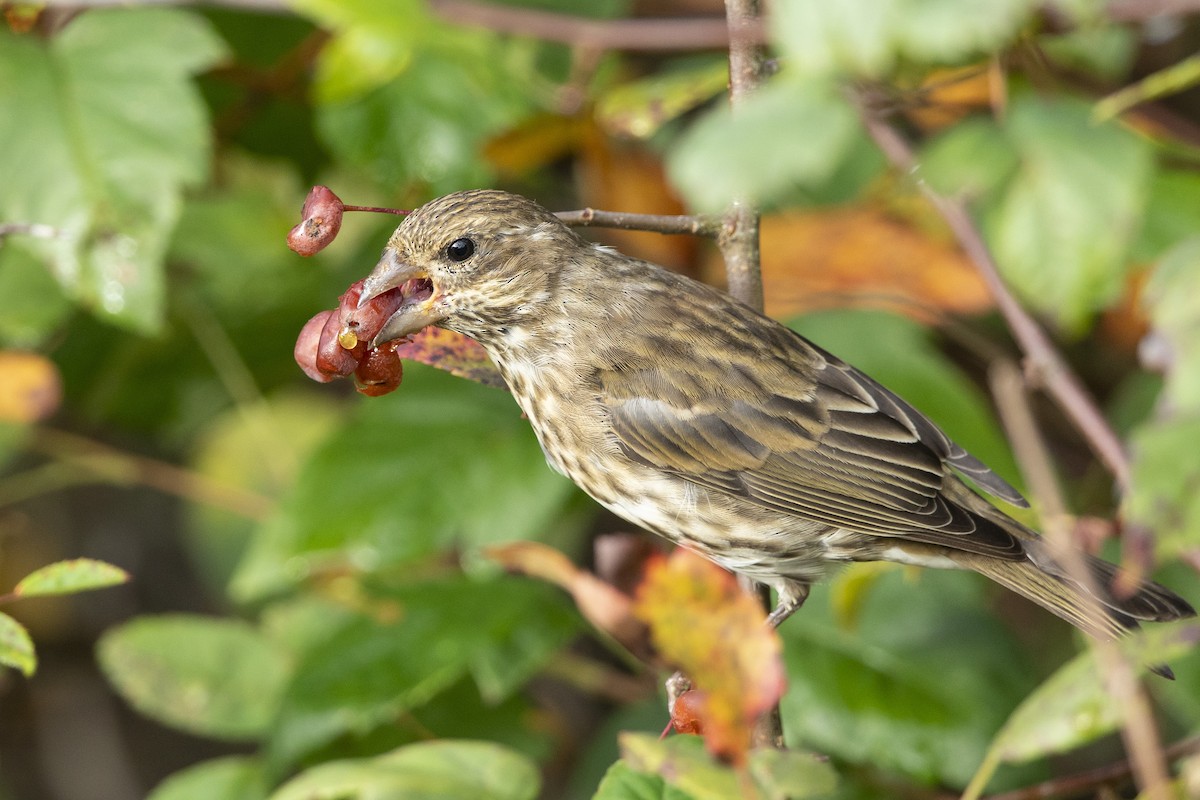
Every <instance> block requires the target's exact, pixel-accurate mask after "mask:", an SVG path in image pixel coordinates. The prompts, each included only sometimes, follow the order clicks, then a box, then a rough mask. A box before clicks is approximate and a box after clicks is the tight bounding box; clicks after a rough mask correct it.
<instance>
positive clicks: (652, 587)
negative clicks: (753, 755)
mask: <svg viewBox="0 0 1200 800" xmlns="http://www.w3.org/2000/svg"><path fill="white" fill-rule="evenodd" d="M635 613H636V614H637V615H638V617H639V618H641V619H642V620H644V621H645V622H646V623H647V624H648V625H649V626H650V635H651V639H652V641H653V642H654V645H655V646H656V647H657V648H658V650H659V653H660V654H661V655H662V657H663V658H665V659H666V660H667V661H669V662H670V663H672V664H675V665H676V666H678V667H679V668H680V669H681V670H682V671H683V672H684V674H685V675H686V676H687V677H688V678H689V679H690V680H691V682H692V686H693V687H694V688H695V690H696V691H697V692H699V693H700V697H699V698H697V700H698V702H697V703H696V704H695V706H694V708H695V713H696V715H697V716H698V717H699V718H700V722H701V725H700V727H701V728H702V730H703V733H704V739H705V744H706V745H707V746H708V749H709V751H710V752H712V753H713V754H714V755H717V756H719V757H721V758H724V759H727V760H728V761H730V762H732V763H734V764H737V765H741V764H743V763H745V759H746V755H747V753H748V752H749V748H750V735H751V731H752V729H753V727H754V724H755V721H756V720H757V719H758V717H759V716H760V715H762V714H763V713H764V712H766V711H767V710H768V709H770V708H771V707H772V706H773V705H774V704H775V702H776V701H778V699H779V697H780V696H781V695H782V694H783V689H784V671H783V661H782V656H781V653H782V647H781V645H780V641H779V636H778V635H777V634H776V633H775V630H774V629H773V628H771V627H769V626H767V625H766V624H765V623H764V613H763V610H762V608H761V606H760V605H759V603H758V600H757V599H756V598H754V597H752V596H751V595H749V594H746V593H745V592H743V591H742V590H741V588H740V587H739V586H738V585H737V581H736V580H735V579H734V577H733V576H732V575H731V574H729V573H728V572H726V571H725V570H723V569H721V568H720V567H718V566H716V565H715V564H713V563H712V562H710V561H708V560H706V559H704V558H702V557H700V556H699V555H696V554H695V553H692V552H691V551H689V550H685V549H682V548H680V549H677V550H675V551H674V552H673V553H672V554H671V555H670V556H669V557H667V558H660V559H657V560H654V561H651V563H650V565H649V566H648V567H647V569H646V579H645V581H644V582H643V583H642V585H641V587H640V588H639V589H638V593H637V605H636V607H635Z"/></svg>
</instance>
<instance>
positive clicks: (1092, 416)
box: [862, 106, 1130, 492]
mask: <svg viewBox="0 0 1200 800" xmlns="http://www.w3.org/2000/svg"><path fill="white" fill-rule="evenodd" d="M862 117H863V123H864V125H865V126H866V128H867V132H868V133H869V134H870V135H871V138H873V139H874V140H875V143H876V144H878V145H879V149H880V150H882V151H883V153H884V155H885V156H887V158H888V160H889V161H890V162H891V163H892V164H893V165H894V166H895V167H896V168H898V169H900V170H902V171H904V172H906V173H908V172H913V171H914V170H915V168H916V160H915V158H914V156H913V152H912V148H911V147H909V145H908V142H906V141H905V140H904V139H903V138H902V137H901V136H900V134H899V133H898V132H897V131H896V130H895V129H894V128H892V127H891V126H890V125H888V124H887V123H886V122H884V121H883V120H881V119H879V118H878V117H877V116H876V115H875V114H873V113H872V112H871V110H870V109H869V108H866V107H865V106H864V108H863V114H862ZM917 183H918V185H919V186H920V188H921V191H922V193H923V194H924V195H925V197H926V198H927V199H928V200H929V201H930V202H931V203H932V204H933V205H934V207H935V208H937V210H938V212H939V213H940V214H941V215H942V217H943V218H944V219H945V220H946V223H947V224H948V225H949V226H950V229H951V231H952V232H953V233H954V236H955V238H956V239H957V240H958V243H959V245H960V246H961V247H962V248H963V250H964V251H965V252H966V254H967V256H968V257H969V258H970V259H971V260H972V261H973V262H974V264H975V268H976V269H977V270H978V271H979V274H980V276H981V277H982V278H983V279H984V282H985V283H986V284H987V285H988V288H989V290H990V291H991V292H992V296H993V297H994V298H995V300H996V306H997V307H998V308H999V309H1000V313H1001V314H1003V315H1004V319H1005V321H1006V322H1007V323H1008V326H1009V329H1010V330H1011V331H1012V333H1013V337H1014V338H1015V339H1016V340H1017V343H1018V344H1019V345H1020V347H1021V350H1022V352H1023V353H1024V354H1025V359H1026V362H1025V366H1026V368H1027V369H1028V371H1029V373H1030V374H1031V376H1032V377H1033V378H1034V379H1035V380H1036V381H1037V382H1038V383H1039V384H1040V385H1041V386H1042V387H1043V388H1044V389H1045V390H1046V392H1047V393H1048V394H1049V395H1050V396H1051V397H1052V398H1054V400H1055V402H1056V403H1058V405H1059V406H1060V407H1061V408H1062V409H1063V411H1064V412H1066V414H1067V415H1068V416H1069V417H1070V418H1071V420H1072V421H1073V422H1074V424H1075V426H1076V427H1077V428H1078V429H1079V431H1080V433H1082V434H1083V436H1084V438H1085V439H1086V440H1087V442H1088V444H1089V445H1090V446H1091V448H1092V450H1093V451H1094V452H1095V453H1096V455H1097V457H1099V459H1100V460H1101V461H1102V462H1103V463H1104V465H1105V467H1107V468H1108V470H1109V472H1110V473H1112V476H1113V478H1114V480H1115V481H1116V484H1117V487H1118V489H1119V490H1120V491H1122V492H1124V491H1125V490H1126V489H1128V487H1129V469H1130V468H1129V456H1128V454H1127V453H1126V452H1125V448H1124V446H1123V445H1122V444H1121V440H1120V439H1119V438H1118V437H1117V434H1116V432H1115V431H1113V429H1112V427H1111V426H1110V425H1109V424H1108V421H1107V420H1106V419H1105V418H1104V415H1103V414H1102V413H1100V409H1099V408H1098V407H1097V406H1096V402H1095V400H1093V399H1092V397H1091V396H1090V395H1089V394H1088V392H1087V390H1086V389H1085V388H1084V386H1083V383H1082V382H1081V381H1080V380H1079V378H1078V377H1076V375H1075V373H1074V372H1072V371H1071V368H1070V366H1068V365H1067V362H1066V360H1065V359H1063V357H1062V356H1061V355H1060V354H1059V352H1058V350H1057V349H1056V348H1055V347H1054V344H1053V343H1052V342H1051V341H1050V337H1049V336H1047V335H1046V333H1045V331H1043V330H1042V329H1041V327H1040V326H1039V325H1038V323H1037V322H1036V321H1035V320H1034V319H1033V317H1032V316H1030V314H1029V313H1028V312H1027V311H1025V309H1024V308H1023V307H1022V306H1021V304H1020V303H1019V302H1018V301H1017V299H1016V298H1015V297H1014V296H1013V294H1012V292H1011V291H1009V289H1008V286H1007V285H1006V284H1005V283H1004V279H1003V278H1002V277H1000V272H999V270H998V269H997V268H996V262H995V261H994V260H993V259H992V256H991V253H990V252H989V251H988V248H987V245H986V244H985V243H984V241H983V236H982V235H981V234H980V233H979V229H978V228H977V227H976V226H975V223H974V221H973V220H972V219H971V215H970V214H969V213H968V212H967V209H966V207H965V206H964V205H963V203H962V202H960V201H958V200H953V199H950V198H947V197H944V196H942V195H941V194H939V193H938V192H936V191H934V190H933V189H932V188H931V187H930V186H929V185H928V184H927V183H925V182H924V181H920V180H918V181H917Z"/></svg>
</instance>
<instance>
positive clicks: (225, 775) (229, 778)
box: [146, 756, 268, 800]
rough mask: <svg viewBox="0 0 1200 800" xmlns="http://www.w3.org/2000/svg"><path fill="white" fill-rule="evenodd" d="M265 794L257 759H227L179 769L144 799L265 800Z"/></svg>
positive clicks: (218, 759)
mask: <svg viewBox="0 0 1200 800" xmlns="http://www.w3.org/2000/svg"><path fill="white" fill-rule="evenodd" d="M267 791H268V784H267V779H266V776H265V775H264V774H263V769H262V765H261V764H259V762H258V760H257V759H255V758H251V757H248V756H226V757H224V758H214V759H212V760H209V761H201V762H200V763H199V764H193V765H192V766H190V767H187V768H186V769H181V770H180V771H179V772H176V773H175V774H173V775H171V776H169V777H167V778H166V779H165V780H163V782H162V783H160V784H158V786H156V787H154V791H152V792H151V793H150V795H149V796H148V797H147V798H146V800H212V798H220V800H266V797H267Z"/></svg>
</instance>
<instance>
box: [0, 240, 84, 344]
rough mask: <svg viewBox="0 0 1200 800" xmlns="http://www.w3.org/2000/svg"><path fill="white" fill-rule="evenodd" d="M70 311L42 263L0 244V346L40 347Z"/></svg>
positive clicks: (30, 254)
mask: <svg viewBox="0 0 1200 800" xmlns="http://www.w3.org/2000/svg"><path fill="white" fill-rule="evenodd" d="M33 298H36V302H31V300H32V299H33ZM73 309H74V305H73V304H72V303H71V301H70V300H68V299H67V297H66V295H64V294H63V292H62V288H61V287H60V286H59V284H58V282H57V281H56V280H54V276H53V275H51V274H50V271H49V270H48V269H47V268H46V264H45V263H43V262H42V261H40V260H39V259H38V258H37V257H36V256H34V255H33V254H32V253H30V252H29V251H28V250H25V249H22V248H21V247H8V246H3V244H2V243H0V343H3V344H4V345H8V346H16V347H25V348H28V347H34V346H36V345H38V344H41V342H42V340H43V339H45V338H46V337H47V336H49V335H50V334H51V333H53V332H54V330H55V329H56V328H57V327H58V326H60V325H62V324H63V323H64V322H65V321H66V320H67V318H68V317H69V316H70V314H71V311H72V310H73Z"/></svg>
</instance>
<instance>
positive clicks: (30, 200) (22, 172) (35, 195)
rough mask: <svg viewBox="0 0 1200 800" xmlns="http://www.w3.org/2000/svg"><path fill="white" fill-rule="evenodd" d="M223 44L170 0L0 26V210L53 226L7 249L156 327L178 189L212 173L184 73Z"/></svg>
mask: <svg viewBox="0 0 1200 800" xmlns="http://www.w3.org/2000/svg"><path fill="white" fill-rule="evenodd" d="M223 52H224V47H223V45H222V44H221V42H220V40H219V39H218V38H217V37H216V36H215V35H214V34H213V32H212V31H211V29H210V28H209V27H208V26H207V24H206V23H204V21H203V20H201V19H200V18H199V17H196V16H194V15H191V14H189V13H186V12H182V11H176V10H168V9H111V10H110V9H106V10H96V11H89V12H87V13H85V14H81V15H79V16H78V17H77V18H76V19H74V20H72V21H71V24H70V25H68V26H67V27H66V29H65V30H63V31H62V32H61V33H60V34H58V35H57V36H55V37H54V38H52V39H50V40H48V41H45V42H43V41H38V40H35V39H33V38H31V37H18V36H14V35H12V34H10V33H9V32H8V31H7V30H3V31H0V87H4V88H5V91H0V140H3V141H4V142H5V147H4V148H3V150H2V151H0V172H2V173H3V174H4V176H5V188H6V191H5V192H4V194H3V196H2V197H0V219H2V220H5V221H21V222H39V223H44V224H47V225H51V226H54V227H55V228H57V229H59V232H60V235H59V237H57V238H55V239H50V240H39V241H34V240H28V239H27V240H22V241H19V242H12V243H9V244H7V245H6V247H20V248H22V249H23V250H25V251H26V252H27V253H29V254H31V255H35V256H36V257H37V259H38V260H39V261H40V262H42V263H43V264H45V265H46V266H47V267H48V268H49V269H50V270H51V271H52V272H53V274H54V275H55V277H56V278H57V279H58V281H59V283H60V284H62V286H63V287H64V289H65V290H66V291H67V293H68V294H70V295H72V296H73V297H75V298H77V299H79V300H81V301H83V302H85V303H86V304H88V305H89V306H91V307H92V308H93V309H94V310H95V311H96V312H97V313H99V314H100V315H101V316H103V317H105V318H106V319H110V320H112V321H115V322H118V323H120V324H122V325H126V326H129V327H132V328H135V329H137V330H140V331H147V332H148V331H155V330H157V329H158V328H159V326H160V325H161V322H162V315H163V301H164V287H163V267H162V259H163V253H164V251H165V248H166V242H167V238H168V236H169V234H170V232H171V229H172V227H173V226H174V224H175V221H176V219H177V217H178V214H179V207H180V201H181V192H182V190H183V189H184V188H185V187H188V186H194V185H196V184H198V183H199V182H200V181H202V180H203V179H204V177H205V176H206V174H207V171H208V156H209V132H208V129H207V120H206V113H205V110H204V107H203V104H202V103H201V100H200V97H199V95H198V93H197V92H196V90H195V89H194V87H193V86H192V85H191V83H190V81H189V76H190V75H191V74H192V73H195V72H199V71H201V70H204V69H206V68H207V67H208V66H210V65H211V64H213V63H214V62H215V61H216V60H217V59H219V58H220V57H221V56H222V54H223ZM149 65H153V66H152V67H151V66H149Z"/></svg>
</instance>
